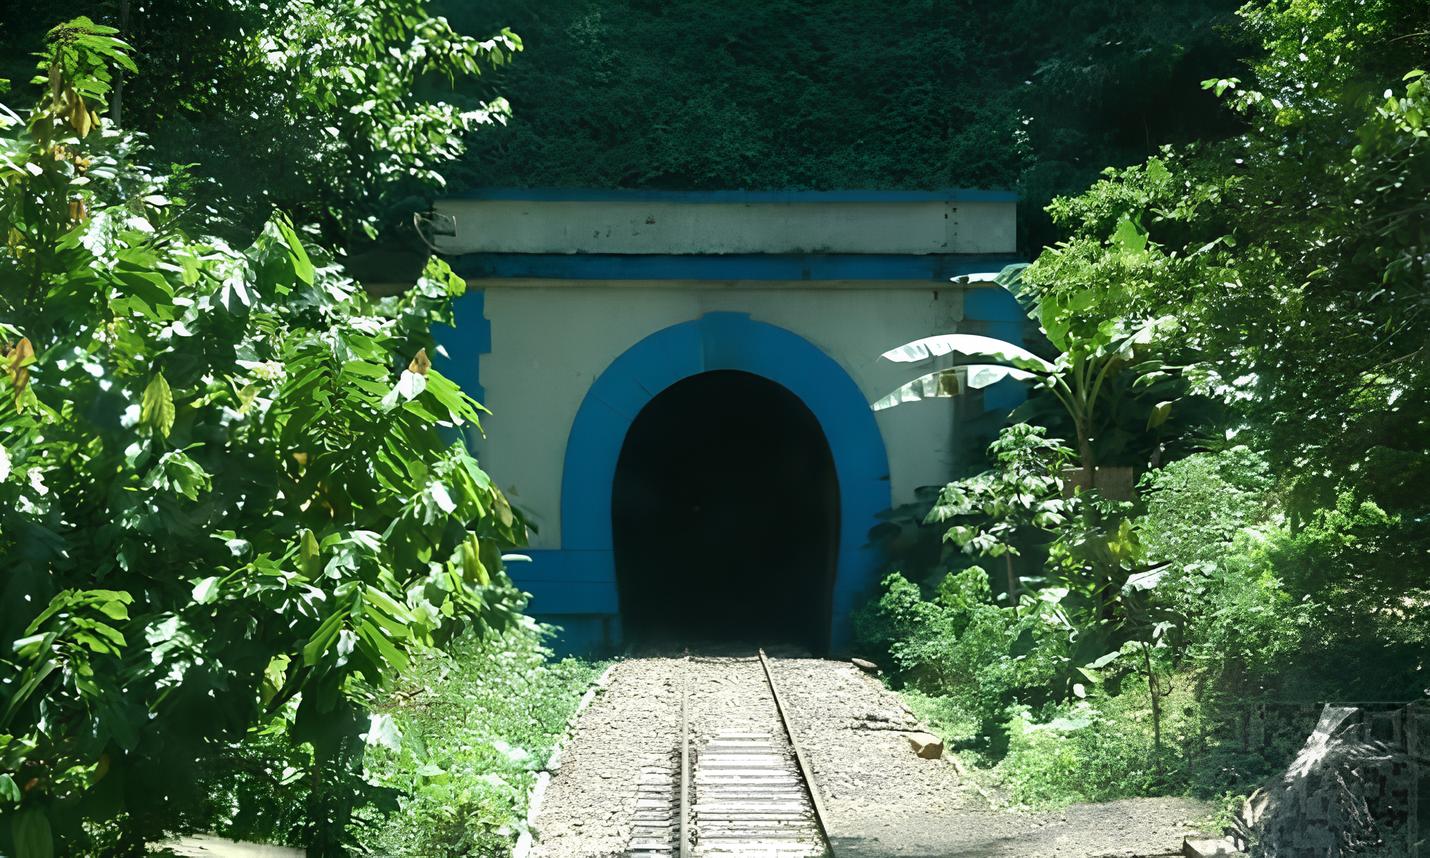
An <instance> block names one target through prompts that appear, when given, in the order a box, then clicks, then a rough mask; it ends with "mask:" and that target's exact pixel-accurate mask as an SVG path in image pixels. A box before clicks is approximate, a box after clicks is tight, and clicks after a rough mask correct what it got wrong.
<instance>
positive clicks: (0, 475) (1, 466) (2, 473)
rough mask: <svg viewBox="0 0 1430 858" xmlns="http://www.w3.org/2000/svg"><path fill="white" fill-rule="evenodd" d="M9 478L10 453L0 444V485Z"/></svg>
mask: <svg viewBox="0 0 1430 858" xmlns="http://www.w3.org/2000/svg"><path fill="white" fill-rule="evenodd" d="M9 478H10V451H8V450H6V449H5V445H4V444H0V483H3V482H5V481H6V480H8V479H9Z"/></svg>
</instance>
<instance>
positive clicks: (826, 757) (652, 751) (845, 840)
mask: <svg viewBox="0 0 1430 858" xmlns="http://www.w3.org/2000/svg"><path fill="white" fill-rule="evenodd" d="M740 655H741V656H742V658H741V659H739V660H738V661H732V660H727V659H701V658H692V659H690V660H689V661H685V660H683V659H680V658H639V659H630V660H627V661H623V662H619V663H617V664H616V665H615V666H614V667H613V669H612V671H611V674H610V676H609V680H608V682H607V685H606V686H605V688H604V689H603V690H602V691H601V692H600V693H599V694H598V695H597V697H596V698H595V700H594V701H593V702H592V703H591V705H590V706H589V707H588V708H587V709H586V711H585V712H583V713H582V714H581V716H580V717H579V718H578V719H577V722H576V725H575V727H574V728H573V731H572V735H571V737H570V740H569V742H567V743H566V744H565V746H564V748H565V750H564V752H563V755H562V758H561V764H560V767H559V768H558V769H557V770H556V772H555V773H554V774H553V776H552V779H551V782H550V785H549V787H548V788H547V790H546V793H545V796H544V799H543V801H542V803H541V806H540V808H539V809H538V811H537V813H536V814H535V816H534V818H533V829H534V836H535V845H534V847H533V849H532V851H531V853H530V854H531V855H532V856H542V858H594V856H614V855H621V854H623V853H624V852H625V851H626V849H627V848H628V846H629V844H630V838H631V833H632V822H633V819H634V817H635V810H636V802H637V787H638V785H639V782H640V779H641V771H642V767H643V765H644V766H647V767H648V766H649V765H650V763H651V760H652V759H653V757H664V758H668V759H669V760H670V765H671V767H672V769H675V768H676V767H678V764H679V763H678V756H677V754H678V745H679V731H680V717H679V714H680V694H681V682H682V671H684V672H686V675H688V678H689V683H690V685H689V694H690V712H691V714H692V717H691V742H692V747H693V748H695V749H699V748H701V747H703V746H704V744H705V743H706V742H708V741H709V739H710V738H711V737H712V736H713V735H714V734H715V732H716V731H718V730H731V729H742V728H743V727H744V726H748V727H749V728H750V729H769V728H771V727H774V728H777V726H778V721H777V720H775V721H770V719H773V718H774V713H773V706H772V704H771V703H770V702H769V701H767V700H764V699H761V698H760V697H759V695H757V694H754V693H753V692H752V690H751V689H755V688H757V687H758V686H757V685H756V684H754V683H752V682H750V681H748V680H750V679H753V678H754V672H756V671H759V670H760V667H759V664H758V662H757V661H747V660H745V659H746V658H748V657H752V656H753V655H754V651H753V649H751V650H750V651H749V653H748V654H746V653H740ZM771 669H772V671H773V675H774V678H775V681H776V683H777V684H778V686H779V691H780V695H781V697H782V698H783V700H784V704H785V707H786V711H787V714H788V715H789V717H790V721H791V729H792V730H793V732H794V734H795V738H796V739H797V740H798V742H799V743H800V746H801V748H802V749H803V751H804V753H805V755H806V757H807V759H808V761H809V764H810V767H811V769H812V770H813V773H814V778H815V784H816V788H817V789H818V790H819V791H820V793H821V797H822V799H823V803H824V806H825V810H826V819H825V822H826V824H827V826H828V828H829V832H830V835H831V838H832V842H833V846H834V847H835V850H836V854H837V855H838V856H839V858H875V856H923V858H935V856H937V858H944V856H982V857H983V858H1013V856H1017V858H1074V856H1075V858H1114V857H1115V858H1131V856H1170V855H1176V854H1180V849H1181V844H1182V838H1183V837H1184V836H1186V835H1195V834H1197V826H1196V821H1197V820H1199V819H1202V818H1204V817H1205V816H1206V814H1207V812H1208V809H1209V808H1208V806H1207V805H1204V804H1202V803H1200V802H1196V801H1192V800H1189V799H1181V798H1155V799H1127V800H1124V801H1117V802H1109V803H1106V804H1097V805H1076V806H1073V807H1070V808H1067V809H1066V810H1064V811H1059V812H1041V813H1027V812H1015V811H1010V810H1004V809H999V808H996V807H994V806H993V805H992V804H991V803H990V802H989V801H988V800H987V799H986V798H985V797H984V796H983V794H982V793H980V792H979V790H978V789H977V788H976V787H975V786H974V785H973V784H971V783H967V782H965V781H964V780H963V779H962V778H960V776H959V773H958V770H957V768H956V767H955V765H954V764H953V763H952V762H951V761H950V760H948V759H921V758H920V757H919V756H918V755H917V754H916V753H915V749H914V747H913V745H912V744H911V742H910V740H909V734H911V733H914V732H916V731H918V729H919V725H918V723H917V722H916V721H915V719H914V718H913V716H911V715H910V714H909V713H908V712H907V711H906V710H905V709H904V708H903V706H902V704H901V702H900V701H899V698H898V697H897V695H895V694H894V693H893V692H892V691H889V690H888V689H887V688H885V687H884V686H883V685H882V684H881V683H880V682H879V681H878V680H877V679H876V678H874V677H872V676H870V675H867V674H865V673H863V672H861V671H860V670H859V669H858V668H856V667H854V666H853V665H851V664H849V663H848V662H841V661H829V660H824V659H811V658H773V659H771ZM746 673H750V674H751V676H749V677H747V676H745V674H746ZM752 695H754V696H752Z"/></svg>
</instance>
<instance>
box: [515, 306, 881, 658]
mask: <svg viewBox="0 0 1430 858" xmlns="http://www.w3.org/2000/svg"><path fill="white" fill-rule="evenodd" d="M712 370H738V371H742V372H747V373H750V374H752V375H757V376H760V377H763V378H766V379H769V380H770V381H773V382H775V383H776V384H779V385H781V386H783V387H784V388H786V389H787V390H789V391H790V392H791V393H793V394H794V395H795V396H797V397H799V399H800V400H801V401H802V402H803V403H804V404H805V406H806V407H807V408H809V410H810V411H811V412H812V413H813V414H814V416H815V418H816V419H817V420H818V421H819V425H820V427H821V428H822V429H823V431H824V434H825V438H826V440H827V441H828V443H829V449H830V452H831V454H832V455H833V458H834V466H835V472H836V474H837V476H838V480H839V506H840V528H839V547H838V553H837V568H836V572H835V582H834V592H833V600H832V612H831V613H832V616H831V627H830V634H829V640H830V643H831V649H832V650H833V651H835V652H838V651H840V650H842V649H844V648H845V647H847V645H848V643H849V634H850V627H849V617H850V614H851V612H852V611H853V609H854V607H855V605H856V602H857V600H858V599H859V598H860V597H861V596H862V595H864V594H865V593H866V592H867V591H868V590H869V589H870V588H871V587H872V586H873V584H874V583H875V578H876V576H877V574H878V571H879V557H878V555H877V552H876V551H875V550H874V549H872V548H871V547H869V546H868V544H867V543H868V533H869V530H870V528H872V527H873V526H874V525H875V524H876V523H877V521H878V519H877V515H878V514H879V513H880V512H882V511H884V510H886V509H888V508H889V503H890V501H889V498H890V494H889V476H888V475H889V464H888V457H887V454H886V452H885V449H884V440H883V436H882V435H881V434H880V432H879V427H878V424H877V423H876V422H875V419H874V414H873V412H872V411H871V410H870V409H869V405H868V403H867V402H866V400H865V398H864V394H863V392H862V391H861V390H860V389H859V387H858V385H856V384H855V383H854V381H853V379H851V378H850V377H849V375H848V373H846V372H845V371H844V369H843V368H842V367H841V366H840V365H839V364H838V363H837V362H836V361H835V360H834V359H833V358H831V357H829V355H827V354H825V353H824V352H823V351H822V350H820V349H819V348H818V347H817V346H815V345H813V344H812V343H810V342H809V341H807V340H805V339H804V338H802V337H800V336H799V335H797V334H794V333H792V332H790V331H788V330H785V329H784V328H780V327H777V326H775V325H771V324H768V323H765V322H759V321H755V320H753V319H751V318H750V317H749V316H748V315H747V314H744V313H709V314H706V315H704V316H701V317H700V318H698V319H694V320H691V321H688V322H682V323H680V324H676V325H672V326H671V327H668V328H665V329H663V330H660V331H657V332H655V333H653V334H650V335H649V336H647V337H646V338H644V339H642V340H640V341H639V342H637V343H636V344H635V345H633V346H631V347H630V348H629V349H627V350H626V351H625V352H624V353H622V354H621V355H620V356H619V357H618V358H616V360H615V361H613V362H612V363H611V365H610V366H609V367H607V368H606V369H605V371H604V372H602V373H601V375H600V376H599V377H598V378H597V379H596V381H595V382H594V383H593V384H592V385H591V387H590V389H589V390H588V391H587V393H586V396H585V398H584V399H583V400H582V403H581V406H580V408H579V410H578V411H577V414H576V418H575V420H574V421H573V423H572V426H571V432H570V435H569V436H568V439H567V444H566V456H565V462H564V467H563V472H562V485H561V545H562V547H561V548H560V549H559V550H558V551H554V552H547V551H543V552H534V553H533V554H534V555H535V554H540V555H551V554H560V555H562V557H561V558H559V560H558V558H556V557H549V556H547V557H537V556H533V560H536V561H537V562H538V565H542V566H547V565H559V566H560V567H561V569H560V574H559V577H560V578H562V579H566V580H568V581H569V583H570V585H571V588H570V589H568V588H565V587H563V588H562V589H563V590H566V591H567V592H568V593H569V594H570V595H572V596H573V597H576V598H580V599H581V600H582V601H583V602H584V604H585V608H584V610H585V611H589V612H590V613H604V614H608V615H617V614H618V610H619V609H618V607H617V603H618V600H617V599H616V580H615V564H614V560H613V554H612V549H613V543H612V533H611V487H612V483H613V481H614V479H615V474H616V463H617V460H618V459H619V457H620V453H621V447H622V445H623V444H624V443H625V438H626V433H627V431H628V430H629V429H630V426H631V423H632V422H633V421H634V420H635V418H636V415H638V414H639V413H640V411H641V409H642V408H644V407H645V405H646V403H648V402H650V400H651V399H653V398H654V397H655V396H656V395H658V394H659V393H660V392H661V391H663V390H665V389H666V388H668V387H670V386H671V385H672V384H675V383H676V382H678V381H681V380H683V379H686V378H689V377H691V376H694V375H698V374H700V373H703V372H709V371H712ZM551 561H556V563H555V564H552V563H551ZM533 571H535V570H533ZM551 571H552V572H556V571H557V570H555V569H553V570H551ZM523 577H525V576H520V575H519V576H518V581H519V583H520V582H521V578H523ZM540 577H541V578H543V579H546V580H547V581H549V582H550V583H556V582H555V581H553V580H551V576H550V575H549V574H547V575H542V576H540ZM578 594H582V595H578ZM541 601H544V600H542V599H541V598H540V595H539V594H538V602H541ZM563 601H564V600H563ZM552 607H555V606H554V605H550V604H546V605H542V604H536V605H533V608H534V610H535V611H536V612H537V613H538V614H545V613H547V612H548V611H549V610H550V608H552ZM573 607H574V606H573ZM553 619H557V621H558V622H559V621H560V620H559V618H553ZM572 631H575V630H574V629H572ZM609 634H610V632H609V631H608V632H607V635H609ZM615 634H616V635H617V636H618V635H619V632H618V631H617V632H616V633H615ZM588 636H589V637H596V636H595V635H588ZM609 642H610V641H609V640H608V641H607V643H609ZM567 643H568V645H569V644H572V643H575V642H574V641H568V642H567ZM591 643H599V641H591Z"/></svg>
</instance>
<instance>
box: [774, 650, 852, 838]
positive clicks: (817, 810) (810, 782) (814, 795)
mask: <svg viewBox="0 0 1430 858" xmlns="http://www.w3.org/2000/svg"><path fill="white" fill-rule="evenodd" d="M759 653H760V667H762V668H764V670H765V682H766V683H768V684H769V686H770V696H771V697H773V698H774V700H775V711H776V712H778V713H779V716H780V726H782V727H784V731H785V736H787V737H788V738H789V746H790V747H791V748H793V749H794V761H795V763H796V764H798V765H799V774H800V777H802V778H804V786H805V789H808V790H809V802H810V805H811V806H812V807H813V808H814V824H815V825H816V826H818V827H819V834H820V836H821V837H823V838H824V847H825V854H827V855H828V856H829V858H834V841H833V840H832V839H830V837H829V826H827V825H825V812H824V801H823V799H821V798H820V796H819V787H818V786H816V785H815V783H814V772H813V771H812V770H811V769H810V767H809V761H808V760H806V759H805V757H804V751H802V750H800V747H799V740H797V739H796V738H795V736H794V729H793V728H792V727H790V717H789V714H788V713H787V712H785V706H784V701H783V700H781V699H780V692H779V687H778V686H777V685H776V684H775V675H774V673H773V672H772V671H771V670H770V660H769V659H768V658H767V657H766V656H765V650H764V647H761V648H760V649H759Z"/></svg>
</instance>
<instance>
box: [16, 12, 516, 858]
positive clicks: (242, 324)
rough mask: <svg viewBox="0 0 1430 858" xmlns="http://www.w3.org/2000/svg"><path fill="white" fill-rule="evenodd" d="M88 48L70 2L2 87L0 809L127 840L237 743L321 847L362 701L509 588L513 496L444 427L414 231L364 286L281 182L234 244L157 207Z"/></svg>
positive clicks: (191, 795)
mask: <svg viewBox="0 0 1430 858" xmlns="http://www.w3.org/2000/svg"><path fill="white" fill-rule="evenodd" d="M115 69H124V70H127V71H130V72H132V71H133V69H134V64H133V62H132V61H131V60H130V59H129V57H128V47H127V46H126V45H125V44H124V43H123V42H121V41H119V40H118V39H117V38H115V36H114V30H113V29H111V28H107V27H103V26H99V25H95V24H93V23H92V22H90V21H88V20H87V19H83V18H81V19H77V20H75V21H73V22H71V23H68V24H64V25H61V26H60V27H57V28H55V29H54V30H53V31H52V32H51V33H50V34H49V36H48V38H47V40H46V42H45V48H44V50H43V52H42V54H41V60H40V64H39V76H38V77H37V78H36V82H37V83H38V84H40V85H41V86H42V87H43V90H42V92H41V94H40V95H39V96H38V99H37V103H36V104H35V106H34V108H33V109H32V110H31V111H30V113H29V115H28V116H27V117H21V116H20V115H18V114H16V113H14V112H12V111H10V110H8V109H0V220H3V221H4V223H5V224H6V240H5V244H4V246H3V247H0V341H3V345H4V356H3V367H4V377H3V380H0V394H3V396H0V558H3V559H0V563H3V566H4V568H5V569H6V576H5V581H4V592H3V613H0V637H3V639H4V640H6V641H13V642H14V646H13V649H9V648H7V652H6V654H5V655H4V657H3V660H0V680H3V681H0V707H3V708H0V713H3V714H0V802H3V804H4V810H5V827H6V829H7V831H5V832H4V834H3V835H0V836H3V837H4V838H5V840H4V843H5V846H4V848H5V850H6V851H10V850H11V849H13V850H14V851H13V854H16V855H17V856H18V858H44V856H49V855H51V854H63V855H74V854H84V853H86V852H91V851H118V852H122V853H124V854H130V853H136V854H137V852H139V851H141V850H142V848H143V844H144V843H145V842H146V840H150V839H153V838H155V837H157V836H159V835H161V834H163V833H165V832H166V831H169V830H173V829H175V828H181V827H183V826H185V825H186V824H189V823H191V822H193V821H195V820H196V819H198V818H199V817H200V816H201V815H202V814H204V813H206V812H208V810H211V807H212V806H211V805H209V804H207V798H206V794H207V789H206V788H205V786H204V779H205V778H208V777H212V776H213V775H214V772H215V770H216V769H217V770H222V768H223V766H224V765H225V764H224V763H223V761H224V760H225V759H248V760H249V761H250V762H251V763H252V764H253V765H254V767H255V768H257V769H258V770H259V771H261V772H263V773H264V777H266V778H268V779H269V780H270V781H272V782H273V783H274V784H278V783H280V782H281V783H291V782H292V781H293V780H294V779H303V780H304V781H305V783H306V786H307V787H308V794H309V803H308V805H307V807H306V808H304V809H303V811H302V812H300V813H297V814H295V815H294V816H292V817H291V818H288V819H287V820H286V821H287V822H288V823H289V824H290V825H291V826H292V827H291V829H290V830H288V831H284V832H281V833H282V834H283V836H284V837H285V838H287V839H296V840H300V841H306V842H307V843H309V845H310V847H311V848H312V850H313V851H312V853H311V854H337V853H338V852H339V851H341V850H342V848H343V844H344V843H345V842H347V841H348V840H349V838H350V835H351V832H350V830H349V821H350V813H351V810H352V808H353V807H354V806H357V805H359V804H361V803H362V802H364V801H367V800H369V799H371V798H373V797H374V796H376V795H377V793H374V792H373V791H372V790H371V789H370V787H369V785H368V784H367V783H366V782H365V781H364V780H363V779H362V777H361V770H360V767H359V762H360V758H361V749H362V741H361V736H362V734H363V733H366V734H367V736H368V738H369V740H373V739H375V738H379V737H381V736H383V735H385V734H386V732H388V731H389V730H390V724H391V722H390V719H387V720H384V719H382V718H374V719H371V720H369V718H368V716H367V714H366V710H367V709H368V708H370V707H371V706H372V705H373V704H374V703H375V702H376V700H377V699H378V698H379V696H380V695H381V693H382V692H383V690H384V689H386V688H388V687H390V686H391V685H392V683H393V680H394V679H395V677H396V676H397V675H398V674H400V673H401V672H402V671H404V670H405V669H406V668H407V666H408V664H409V660H410V658H411V656H412V655H413V654H415V653H420V652H423V651H425V650H426V649H427V648H429V647H431V646H432V645H434V644H440V643H441V642H443V641H445V640H448V639H450V638H451V637H452V636H453V635H454V634H456V633H458V632H460V631H462V630H464V629H471V628H476V629H500V628H502V627H504V626H506V625H508V624H510V623H511V622H512V620H513V619H514V618H516V617H517V616H519V614H518V610H519V607H520V599H519V594H518V593H517V592H516V591H515V590H514V589H513V588H512V587H511V585H510V584H509V582H508V581H507V580H506V578H505V576H504V574H503V571H502V568H503V567H502V552H503V550H504V549H505V548H507V547H509V546H512V545H514V544H517V543H518V542H520V541H521V540H522V538H523V536H524V532H523V529H522V525H521V522H520V521H519V520H518V519H517V518H516V517H514V515H513V513H512V511H511V508H510V507H509V506H508V504H507V502H506V500H505V498H504V497H503V496H502V495H501V493H500V492H499V491H498V490H497V489H496V488H495V487H493V485H492V483H491V481H490V480H489V479H488V478H487V476H486V475H485V473H483V472H482V470H481V469H480V468H479V467H478V466H477V464H476V462H475V461H474V460H473V459H472V458H471V457H470V456H469V455H468V454H467V452H466V449H465V447H464V446H463V445H462V444H461V443H460V442H458V443H453V441H452V439H451V437H448V435H449V432H453V431H454V430H456V429H458V428H460V427H464V426H476V425H477V420H478V412H479V410H480V406H479V405H477V403H475V402H474V401H473V400H472V399H470V398H469V397H468V396H466V395H465V394H463V393H462V392H461V391H460V390H459V389H458V388H457V387H456V386H455V385H454V384H453V383H452V382H451V381H449V380H448V379H446V378H445V377H443V376H442V375H441V373H440V372H438V371H437V370H436V369H434V368H433V367H432V365H431V362H430V360H429V359H428V350H429V349H431V348H433V344H432V341H431V338H430V335H429V332H428V329H429V326H430V325H431V324H432V323H434V322H437V321H444V320H447V319H448V318H449V315H448V314H449V311H450V302H451V300H452V299H453V298H454V297H456V296H457V295H459V294H461V292H462V290H463V288H464V285H463V283H462V281H460V280H459V279H457V278H456V277H454V276H453V275H452V274H451V272H450V271H449V270H448V269H447V268H446V266H445V265H444V264H443V263H441V262H438V261H433V262H432V263H430V264H429V266H428V268H427V270H426V272H425V275H424V276H423V277H422V278H421V279H420V280H419V281H418V282H417V284H416V285H415V287H413V288H412V289H411V290H410V291H408V292H406V293H404V294H402V295H400V296H395V297H391V298H385V299H381V300H377V299H373V298H371V297H369V296H368V295H367V293H365V292H364V291H363V290H362V289H360V288H359V287H358V286H357V284H356V283H354V282H353V280H352V279H350V278H349V277H347V276H346V275H345V274H344V273H343V270H342V268H341V267H340V266H339V265H337V264H335V262H334V261H333V259H332V258H331V257H330V256H329V255H328V254H327V253H325V252H324V251H322V250H321V249H319V248H318V247H317V246H316V245H314V244H313V243H311V241H310V240H308V239H306V238H305V237H304V236H303V234H302V232H303V231H302V230H300V229H297V228H295V226H294V225H293V223H292V222H291V221H290V220H289V219H288V218H287V217H286V216H284V215H281V214H275V215H273V216H272V217H271V218H270V219H269V220H268V222H267V223H266V224H265V225H264V226H263V228H262V230H261V232H260V233H259V234H258V236H257V238H256V239H254V240H253V241H252V243H251V244H248V245H247V246H243V247H234V246H231V245H230V244H228V243H226V242H225V241H223V240H220V239H217V238H211V237H203V236H198V235H194V234H191V233H189V232H186V231H185V229H184V227H183V216H182V213H183V212H184V210H185V208H186V206H187V205H189V204H190V203H189V202H188V201H186V200H184V199H181V198H180V197H178V196H177V195H176V193H175V189H174V188H173V187H172V186H173V185H174V184H175V183H174V182H172V181H171V180H170V179H169V177H167V176H165V175H163V174H162V172H159V171H155V170H152V169H150V168H148V167H146V166H144V158H145V155H146V154H147V153H146V151H145V149H144V147H143V145H142V142H141V140H140V139H139V138H137V137H136V136H135V135H133V134H129V133H125V132H122V131H120V130H117V129H115V128H113V127H112V126H111V125H110V124H109V123H108V122H106V121H105V120H104V119H103V117H102V114H103V112H104V111H105V108H106V102H107V96H108V94H109V89H110V87H111V85H112V83H113V81H114V77H115V74H116V71H115ZM132 88H133V87H132V86H131V89H132ZM263 737H268V739H270V740H273V741H279V740H281V742H280V744H281V748H279V749H277V750H275V751H274V753H273V754H271V755H265V754H264V753H263V752H262V748H263V745H262V741H264V739H263ZM275 737H276V738H275ZM245 742H247V744H245ZM255 743H256V744H255ZM260 811H261V808H255V807H251V806H250V807H243V806H241V805H240V806H238V807H230V808H228V809H227V812H228V813H230V814H232V813H240V814H242V813H248V814H253V813H256V812H260Z"/></svg>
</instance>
